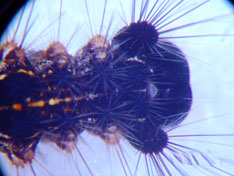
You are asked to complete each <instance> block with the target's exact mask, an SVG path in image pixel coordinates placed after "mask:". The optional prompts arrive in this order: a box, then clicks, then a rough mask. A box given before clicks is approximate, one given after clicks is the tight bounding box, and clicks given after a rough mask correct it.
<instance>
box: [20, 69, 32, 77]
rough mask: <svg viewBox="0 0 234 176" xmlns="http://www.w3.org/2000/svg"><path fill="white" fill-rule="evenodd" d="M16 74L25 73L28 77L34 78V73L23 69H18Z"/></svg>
mask: <svg viewBox="0 0 234 176" xmlns="http://www.w3.org/2000/svg"><path fill="white" fill-rule="evenodd" d="M17 73H25V74H27V75H29V76H34V73H33V72H32V71H27V70H24V69H20V70H18V71H17Z"/></svg>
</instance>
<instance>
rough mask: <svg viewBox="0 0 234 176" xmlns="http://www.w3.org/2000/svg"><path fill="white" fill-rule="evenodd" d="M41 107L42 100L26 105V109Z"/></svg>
mask: <svg viewBox="0 0 234 176" xmlns="http://www.w3.org/2000/svg"><path fill="white" fill-rule="evenodd" d="M43 106H45V101H44V100H40V101H36V102H32V103H29V104H28V107H43Z"/></svg>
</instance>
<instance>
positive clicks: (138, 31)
mask: <svg viewBox="0 0 234 176" xmlns="http://www.w3.org/2000/svg"><path fill="white" fill-rule="evenodd" d="M157 41H158V32H157V30H156V29H155V27H154V26H153V25H152V24H150V23H148V22H147V21H139V22H137V23H131V24H130V25H129V26H126V27H123V28H122V29H121V30H120V31H119V32H118V33H117V35H116V36H115V37H114V38H113V39H112V42H111V47H112V48H117V51H118V53H117V54H118V55H119V54H120V53H125V55H126V57H127V58H129V57H135V56H138V55H142V54H146V53H149V52H151V51H153V47H154V46H155V45H156V43H157ZM114 50H115V49H114Z"/></svg>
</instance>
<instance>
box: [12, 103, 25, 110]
mask: <svg viewBox="0 0 234 176" xmlns="http://www.w3.org/2000/svg"><path fill="white" fill-rule="evenodd" d="M12 109H14V110H16V111H21V110H22V109H23V107H22V105H21V104H17V103H16V104H13V105H12Z"/></svg>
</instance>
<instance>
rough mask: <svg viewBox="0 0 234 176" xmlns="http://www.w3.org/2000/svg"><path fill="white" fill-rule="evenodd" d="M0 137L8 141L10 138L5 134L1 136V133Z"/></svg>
mask: <svg viewBox="0 0 234 176" xmlns="http://www.w3.org/2000/svg"><path fill="white" fill-rule="evenodd" d="M0 137H3V138H5V139H10V136H8V135H7V134H3V133H0Z"/></svg>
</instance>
